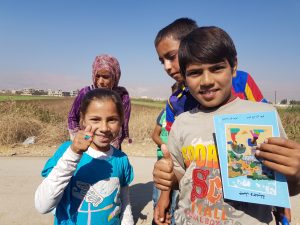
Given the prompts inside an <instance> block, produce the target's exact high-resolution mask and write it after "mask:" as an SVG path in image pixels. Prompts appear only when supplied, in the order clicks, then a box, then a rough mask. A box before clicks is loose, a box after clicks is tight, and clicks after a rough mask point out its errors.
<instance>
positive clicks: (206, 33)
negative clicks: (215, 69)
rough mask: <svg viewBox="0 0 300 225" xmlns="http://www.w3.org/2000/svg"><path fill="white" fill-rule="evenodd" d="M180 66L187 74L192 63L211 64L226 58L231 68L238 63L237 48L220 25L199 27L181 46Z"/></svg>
mask: <svg viewBox="0 0 300 225" xmlns="http://www.w3.org/2000/svg"><path fill="white" fill-rule="evenodd" d="M178 57H179V66H180V71H181V74H183V75H184V76H185V72H186V67H187V66H188V65H189V64H191V63H201V64H211V63H219V62H223V61H224V60H225V59H227V60H228V63H229V65H230V67H231V68H233V67H234V66H235V64H236V57H237V53H236V49H235V46H234V43H233V41H232V39H231V38H230V36H229V35H228V34H227V33H226V32H225V31H224V30H222V29H221V28H219V27H214V26H211V27H199V28H197V29H195V30H194V31H192V32H191V33H189V34H188V35H187V36H186V37H184V38H183V39H182V41H181V43H180V46H179V52H178Z"/></svg>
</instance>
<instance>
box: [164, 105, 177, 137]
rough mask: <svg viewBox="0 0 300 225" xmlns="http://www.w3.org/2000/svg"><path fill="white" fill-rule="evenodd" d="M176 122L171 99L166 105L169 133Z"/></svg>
mask: <svg viewBox="0 0 300 225" xmlns="http://www.w3.org/2000/svg"><path fill="white" fill-rule="evenodd" d="M174 120H175V115H174V110H173V108H172V106H171V103H170V99H169V100H168V102H167V104H166V123H167V124H166V130H167V131H168V132H170V130H171V127H172V124H173V123H174Z"/></svg>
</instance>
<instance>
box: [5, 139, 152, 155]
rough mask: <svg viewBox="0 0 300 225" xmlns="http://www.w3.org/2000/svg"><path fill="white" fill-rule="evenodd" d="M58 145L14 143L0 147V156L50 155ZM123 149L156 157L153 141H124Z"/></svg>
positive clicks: (130, 153)
mask: <svg viewBox="0 0 300 225" xmlns="http://www.w3.org/2000/svg"><path fill="white" fill-rule="evenodd" d="M58 147H59V145H52V146H48V145H39V144H31V145H23V144H15V145H10V146H1V147H0V156H43V157H47V156H48V157H50V156H52V155H53V154H54V152H55V151H56V150H57V148H58ZM122 148H123V151H124V152H125V153H126V154H127V155H128V156H142V157H156V146H155V144H154V143H138V142H134V143H131V144H128V143H124V144H123V145H122Z"/></svg>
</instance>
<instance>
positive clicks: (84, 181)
mask: <svg viewBox="0 0 300 225" xmlns="http://www.w3.org/2000/svg"><path fill="white" fill-rule="evenodd" d="M70 143H71V142H67V143H65V144H63V145H62V146H61V147H60V148H59V149H58V150H57V152H56V153H55V155H54V156H53V157H52V158H50V159H49V160H48V161H47V163H46V165H45V167H44V169H43V171H42V176H44V177H46V176H48V174H49V173H50V172H51V170H52V168H53V167H54V166H55V165H56V163H57V161H58V160H59V159H60V157H61V156H62V155H63V153H64V152H65V151H66V149H67V148H68V147H69V145H70ZM132 179H133V170H132V167H131V165H130V163H129V160H128V158H127V156H126V155H125V153H123V152H121V151H120V150H116V149H114V152H113V154H112V156H111V157H109V158H108V159H95V158H93V157H91V156H90V155H88V154H86V153H83V156H82V158H81V160H80V162H79V163H78V165H77V169H76V171H75V173H74V175H73V177H72V178H71V180H70V183H69V184H68V186H67V187H66V189H65V191H64V194H63V197H62V199H61V200H60V202H59V204H58V206H57V208H56V215H55V224H89V225H90V224H120V212H121V205H120V188H121V187H123V186H127V185H129V184H130V183H131V181H132Z"/></svg>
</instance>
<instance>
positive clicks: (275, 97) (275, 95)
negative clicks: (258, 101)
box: [274, 91, 277, 105]
mask: <svg viewBox="0 0 300 225" xmlns="http://www.w3.org/2000/svg"><path fill="white" fill-rule="evenodd" d="M276 101H277V100H276V91H275V102H274V103H275V105H276V104H277V102H276Z"/></svg>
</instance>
